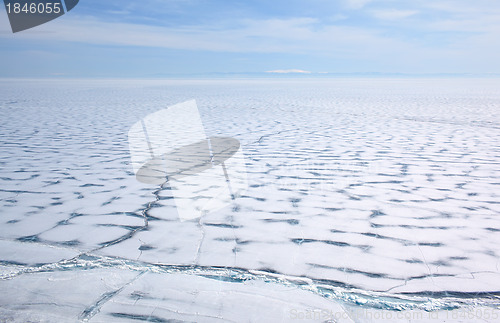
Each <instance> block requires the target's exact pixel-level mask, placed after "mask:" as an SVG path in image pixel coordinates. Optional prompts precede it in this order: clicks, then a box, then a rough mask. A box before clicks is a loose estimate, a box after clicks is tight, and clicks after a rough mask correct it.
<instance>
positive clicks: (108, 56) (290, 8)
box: [0, 0, 500, 77]
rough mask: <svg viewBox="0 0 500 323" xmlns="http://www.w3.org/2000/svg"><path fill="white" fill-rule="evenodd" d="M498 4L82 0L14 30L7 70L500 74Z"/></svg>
mask: <svg viewBox="0 0 500 323" xmlns="http://www.w3.org/2000/svg"><path fill="white" fill-rule="evenodd" d="M499 53H500V1H498V0H475V1H470V0H412V1H404V0H338V1H335V0H308V1H305V0H303V1H299V0H274V1H268V0H267V1H264V0H247V1H242V0H233V1H227V0H226V1H220V0H216V1H208V0H135V1H130V0H80V3H79V5H78V6H77V7H75V8H74V9H73V10H72V11H71V12H69V13H68V14H66V15H64V16H63V17H61V18H59V19H56V20H54V21H51V22H49V23H47V24H45V25H42V26H39V27H36V28H34V29H31V30H27V31H24V32H20V33H16V34H12V32H11V31H10V27H9V25H8V20H7V15H6V12H5V10H4V8H3V7H2V9H1V10H0V58H1V60H0V77H50V76H59V77H60V76H65V77H155V76H170V75H174V76H175V75H195V74H209V73H265V72H268V73H269V75H271V74H272V73H286V72H289V71H295V72H303V73H306V72H307V73H309V72H311V75H314V74H316V73H325V72H326V73H365V72H379V73H410V74H412V73H479V74H482V73H500V59H498V57H499Z"/></svg>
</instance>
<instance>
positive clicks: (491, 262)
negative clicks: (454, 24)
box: [0, 79, 500, 322]
mask: <svg viewBox="0 0 500 323" xmlns="http://www.w3.org/2000/svg"><path fill="white" fill-rule="evenodd" d="M499 89H500V80H499V79H316V80H312V79H301V80H291V79H276V80H269V79H268V80H169V81H166V80H65V81H62V80H61V81H54V80H45V81H41V80H33V81H29V80H1V81H0V124H1V127H0V147H1V153H0V277H1V280H0V286H1V289H2V291H3V293H2V294H4V295H3V296H2V298H0V321H1V320H12V321H20V322H21V321H26V320H32V321H61V320H63V319H64V318H65V319H69V320H85V321H87V320H88V321H91V322H92V321H95V322H110V321H127V320H128V321H134V320H147V319H149V320H154V321H157V322H163V321H168V320H181V321H198V322H199V321H203V322H205V321H206V322H211V321H214V322H215V321H234V322H239V321H253V322H257V321H259V322H260V321H268V322H276V321H280V320H281V321H294V320H298V321H301V320H311V321H315V320H316V321H318V320H319V321H321V320H322V321H328V320H329V319H331V320H333V319H336V320H337V321H345V322H352V321H355V322H369V321H378V319H377V318H376V317H367V316H366V315H365V316H364V317H360V316H359V315H357V314H356V313H358V312H357V311H358V310H363V309H368V310H373V311H374V312H373V313H372V312H370V313H372V314H374V313H379V314H380V313H383V312H376V311H385V310H387V311H394V310H398V311H410V312H411V313H429V311H430V313H438V314H439V315H444V314H443V313H445V312H446V311H449V310H452V309H453V310H454V311H455V312H446V313H447V314H449V315H450V317H448V319H449V320H450V321H454V320H455V319H456V321H460V319H461V318H460V317H459V316H458V315H457V316H456V317H455V316H453V315H452V314H451V313H457V311H460V310H462V309H468V310H470V309H471V308H473V309H477V310H478V311H483V312H484V313H486V312H488V311H495V310H499V306H500V301H499V300H498V299H499V297H500V269H499V268H500V267H499V266H500V248H499V247H498V246H499V245H500V198H499V197H500V113H499V112H500V91H499ZM191 99H196V101H197V105H198V109H199V112H200V115H201V121H202V123H203V127H204V131H205V132H206V135H207V136H211V137H217V136H219V137H231V138H235V139H237V140H238V141H239V142H240V144H241V151H242V153H243V155H244V157H245V159H244V160H245V163H246V165H245V166H246V177H247V180H248V188H247V189H246V191H245V192H244V193H243V194H242V195H241V196H240V197H239V198H237V199H235V200H234V201H232V202H231V203H230V204H229V205H227V206H226V207H224V208H222V209H219V210H216V211H214V212H211V213H208V214H206V215H204V216H202V217H201V218H196V219H193V220H188V221H181V220H180V219H179V214H178V210H177V208H176V204H175V196H174V195H173V194H172V191H171V190H170V189H169V187H168V185H150V184H145V183H141V182H139V181H137V180H136V177H135V173H134V168H133V167H132V162H131V158H130V154H129V145H128V143H129V142H128V132H129V130H130V128H131V127H132V126H133V125H134V124H136V123H137V122H138V121H140V120H141V119H143V118H145V117H146V116H147V115H150V114H152V113H155V112H156V111H159V110H160V109H164V108H167V107H168V106H172V105H174V104H177V103H180V102H184V101H188V100H191ZM256 309H258V310H256ZM321 311H323V312H324V311H330V312H334V313H340V314H339V316H338V317H336V318H333V317H330V318H329V319H325V317H324V316H323V317H322V318H318V317H315V316H314V315H313V316H311V313H312V314H314V313H316V312H321ZM499 311H500V310H499ZM483 312H481V313H483ZM390 313H392V312H390ZM488 313H489V312H488ZM306 314H307V315H306ZM323 314H324V313H323ZM499 315H500V314H499ZM395 317H396V316H395ZM439 317H441V318H442V317H443V316H439ZM482 319H484V320H485V321H491V322H494V321H496V320H495V317H494V316H492V315H490V316H489V317H486V316H483V317H482ZM498 319H499V320H500V317H498ZM394 320H395V321H408V320H409V319H408V318H407V317H406V318H404V317H399V318H397V319H394ZM417 321H418V320H417ZM422 321H425V320H424V319H422Z"/></svg>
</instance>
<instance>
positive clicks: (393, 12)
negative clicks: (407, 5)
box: [371, 9, 418, 20]
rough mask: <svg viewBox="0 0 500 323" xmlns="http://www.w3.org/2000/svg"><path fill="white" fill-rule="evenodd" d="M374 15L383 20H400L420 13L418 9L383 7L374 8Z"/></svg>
mask: <svg viewBox="0 0 500 323" xmlns="http://www.w3.org/2000/svg"><path fill="white" fill-rule="evenodd" d="M371 13H372V15H373V16H374V17H375V18H377V19H382V20H398V19H404V18H408V17H411V16H414V15H416V14H418V11H417V10H397V9H382V10H372V11H371Z"/></svg>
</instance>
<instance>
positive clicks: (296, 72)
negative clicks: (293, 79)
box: [266, 69, 311, 74]
mask: <svg viewBox="0 0 500 323" xmlns="http://www.w3.org/2000/svg"><path fill="white" fill-rule="evenodd" d="M266 73H275V74H311V72H310V71H304V70H298V69H291V70H273V71H266Z"/></svg>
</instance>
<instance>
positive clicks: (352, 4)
mask: <svg viewBox="0 0 500 323" xmlns="http://www.w3.org/2000/svg"><path fill="white" fill-rule="evenodd" d="M372 1H373V0H344V4H345V6H346V7H347V8H349V9H362V8H363V7H365V6H366V5H367V4H368V3H370V2H372Z"/></svg>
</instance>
